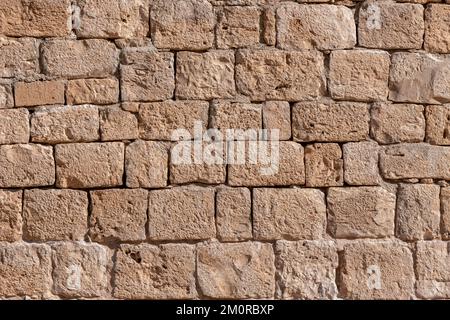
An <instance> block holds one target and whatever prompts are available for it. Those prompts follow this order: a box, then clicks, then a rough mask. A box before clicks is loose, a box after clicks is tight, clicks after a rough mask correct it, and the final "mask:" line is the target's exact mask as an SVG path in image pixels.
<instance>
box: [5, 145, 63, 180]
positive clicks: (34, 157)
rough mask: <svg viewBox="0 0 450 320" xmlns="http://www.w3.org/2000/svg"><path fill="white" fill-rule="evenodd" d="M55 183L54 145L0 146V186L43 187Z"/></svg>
mask: <svg viewBox="0 0 450 320" xmlns="http://www.w3.org/2000/svg"><path fill="white" fill-rule="evenodd" d="M54 183H55V162H54V160H53V148H52V147H49V146H41V145H38V144H16V145H3V146H0V188H23V187H37V186H40V187H42V186H50V185H52V184H54Z"/></svg>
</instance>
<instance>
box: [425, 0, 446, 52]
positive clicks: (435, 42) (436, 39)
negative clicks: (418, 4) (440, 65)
mask: <svg viewBox="0 0 450 320" xmlns="http://www.w3.org/2000/svg"><path fill="white" fill-rule="evenodd" d="M447 3H448V2H447ZM449 19H450V7H449V6H448V5H444V4H430V5H428V6H427V7H426V9H425V43H424V46H425V49H426V50H427V51H428V52H439V53H450V26H449V24H448V20H449Z"/></svg>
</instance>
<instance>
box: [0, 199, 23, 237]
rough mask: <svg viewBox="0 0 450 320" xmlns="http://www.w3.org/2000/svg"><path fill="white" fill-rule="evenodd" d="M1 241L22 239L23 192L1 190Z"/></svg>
mask: <svg viewBox="0 0 450 320" xmlns="http://www.w3.org/2000/svg"><path fill="white" fill-rule="evenodd" d="M0 203H1V206H0V241H6V242H14V241H19V240H20V239H21V238H22V191H14V190H13V191H10V190H0Z"/></svg>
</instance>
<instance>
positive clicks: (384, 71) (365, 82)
mask: <svg viewBox="0 0 450 320" xmlns="http://www.w3.org/2000/svg"><path fill="white" fill-rule="evenodd" d="M330 57H331V58H330V82H329V86H330V93H331V96H332V97H333V98H334V99H338V100H355V101H379V100H386V98H387V96H388V93H389V89H388V81H389V66H390V57H389V54H388V53H387V52H384V51H376V50H339V51H333V52H332V53H331V55H330Z"/></svg>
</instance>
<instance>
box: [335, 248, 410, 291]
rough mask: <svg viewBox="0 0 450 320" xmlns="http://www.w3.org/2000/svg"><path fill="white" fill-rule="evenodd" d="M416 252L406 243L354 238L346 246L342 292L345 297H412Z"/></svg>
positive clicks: (343, 258) (341, 274) (341, 279)
mask: <svg viewBox="0 0 450 320" xmlns="http://www.w3.org/2000/svg"><path fill="white" fill-rule="evenodd" d="M413 263H414V262H413V256H412V254H411V251H410V250H409V248H408V247H407V245H406V244H404V243H402V242H399V241H390V240H367V241H355V242H352V243H348V244H346V245H345V246H344V250H343V253H342V264H341V265H342V269H341V272H340V279H339V280H340V284H341V287H340V294H341V297H343V298H346V299H354V300H357V299H358V300H359V299H385V300H386V299H388V300H391V299H393V300H394V299H395V300H397V299H403V300H405V299H413V298H414V282H415V277H414V268H413Z"/></svg>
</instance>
